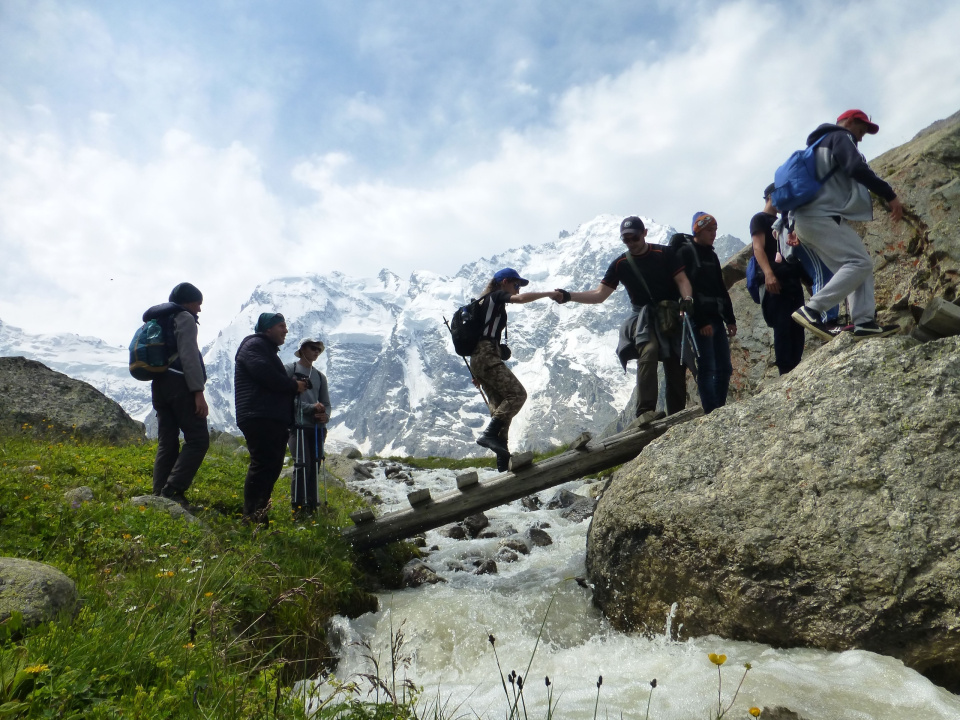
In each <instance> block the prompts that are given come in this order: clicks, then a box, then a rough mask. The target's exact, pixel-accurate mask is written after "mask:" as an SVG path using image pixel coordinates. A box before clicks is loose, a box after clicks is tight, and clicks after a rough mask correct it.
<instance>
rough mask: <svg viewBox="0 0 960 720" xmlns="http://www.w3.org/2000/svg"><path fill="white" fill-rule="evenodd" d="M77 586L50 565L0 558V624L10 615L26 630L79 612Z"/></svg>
mask: <svg viewBox="0 0 960 720" xmlns="http://www.w3.org/2000/svg"><path fill="white" fill-rule="evenodd" d="M79 603H80V595H79V593H78V592H77V586H76V583H74V582H73V580H71V579H70V578H69V577H67V576H66V575H64V574H63V573H62V572H60V571H59V570H57V569H56V568H55V567H53V566H51V565H46V564H44V563H39V562H34V561H32V560H21V559H20V558H11V557H3V558H0V622H3V621H5V620H7V619H8V618H9V617H10V615H11V613H14V612H18V613H20V614H21V615H22V616H23V628H24V629H29V628H32V627H34V626H36V625H39V624H40V623H42V622H46V621H48V620H53V619H54V618H56V617H58V616H60V615H61V614H63V613H66V614H68V615H71V616H72V615H73V614H74V613H75V612H76V611H77V609H78V608H79Z"/></svg>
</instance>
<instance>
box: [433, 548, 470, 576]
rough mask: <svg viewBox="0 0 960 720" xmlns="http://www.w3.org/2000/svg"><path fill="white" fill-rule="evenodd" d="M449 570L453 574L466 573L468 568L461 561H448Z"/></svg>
mask: <svg viewBox="0 0 960 720" xmlns="http://www.w3.org/2000/svg"><path fill="white" fill-rule="evenodd" d="M438 549H439V548H438ZM447 570H450V571H451V572H465V571H466V568H465V567H464V566H463V563H462V562H460V561H459V560H447Z"/></svg>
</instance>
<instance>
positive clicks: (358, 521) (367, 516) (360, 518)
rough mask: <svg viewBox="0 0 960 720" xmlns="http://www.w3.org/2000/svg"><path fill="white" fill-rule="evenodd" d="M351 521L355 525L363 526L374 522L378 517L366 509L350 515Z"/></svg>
mask: <svg viewBox="0 0 960 720" xmlns="http://www.w3.org/2000/svg"><path fill="white" fill-rule="evenodd" d="M350 519H351V520H353V524H354V525H362V524H363V523H368V522H373V521H374V520H376V519H377V516H376V515H374V514H373V510H370V509H369V508H364V509H363V510H357V511H356V512H352V513H350Z"/></svg>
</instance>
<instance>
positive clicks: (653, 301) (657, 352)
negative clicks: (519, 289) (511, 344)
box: [558, 216, 693, 427]
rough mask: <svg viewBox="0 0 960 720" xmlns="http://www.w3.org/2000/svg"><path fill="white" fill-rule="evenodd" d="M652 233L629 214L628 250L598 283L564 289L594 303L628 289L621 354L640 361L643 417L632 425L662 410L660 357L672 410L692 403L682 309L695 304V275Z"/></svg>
mask: <svg viewBox="0 0 960 720" xmlns="http://www.w3.org/2000/svg"><path fill="white" fill-rule="evenodd" d="M646 238H647V229H646V227H645V226H644V224H643V220H641V219H640V218H639V217H636V216H631V217H628V218H624V220H623V222H621V223H620V240H621V241H622V242H623V244H624V245H626V246H627V251H626V252H625V253H623V254H622V255H620V256H619V257H617V258H616V259H615V260H614V261H613V262H612V263H610V267H609V268H607V272H606V274H605V275H604V276H603V279H602V280H601V281H600V285H598V286H597V289H596V290H587V291H584V292H568V291H566V290H559V291H558V292H560V293H561V294H562V295H563V298H562V299H561V300H559V301H558V302H561V303H565V302H569V301H573V302H579V303H587V304H591V305H593V304H597V303H602V302H603V301H604V300H606V299H607V298H608V297H610V295H612V294H613V291H614V290H616V289H617V287H619V285H620V283H623V286H624V287H625V288H626V289H627V294H628V295H629V296H630V303H631V304H632V305H633V314H632V315H630V316H629V317H628V318H627V319H626V320H625V321H624V322H623V325H622V326H621V328H620V343H619V345H618V346H617V357H619V358H620V362H621V363H622V365H623V367H624V369H626V367H627V362H628V361H630V360H636V361H637V408H636V413H637V417H636V419H635V420H634V421H633V422H632V423H630V427H642V426H644V425H647V424H649V423H650V422H652V421H653V420H655V419H657V417H660V416H662V414H661V413H658V412H657V396H658V392H657V363H658V362H661V363H663V374H664V378H665V381H666V395H667V407H666V410H667V414H668V415H673V414H674V413H678V412H680V411H681V410H683V408H684V406H685V405H686V404H687V387H686V371H685V370H684V366H683V365H682V364H681V363H680V355H681V343H682V341H683V338H682V332H681V328H680V326H679V323H680V315H679V313H680V312H692V310H693V298H692V291H691V288H690V281H689V280H688V279H687V275H686V273H685V272H684V267H683V262H682V260H681V259H680V258H679V257H678V255H677V254H676V252H675V251H674V249H673V248H671V247H666V246H663V245H656V244H650V243H647V240H646ZM665 303H666V304H665ZM678 306H679V309H678ZM671 318H672V321H671ZM668 321H669V325H668Z"/></svg>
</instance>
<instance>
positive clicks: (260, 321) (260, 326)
mask: <svg viewBox="0 0 960 720" xmlns="http://www.w3.org/2000/svg"><path fill="white" fill-rule="evenodd" d="M282 322H286V319H285V318H284V317H283V315H281V314H280V313H260V317H259V318H257V324H256V325H255V326H254V328H253V331H254V332H258V333H259V332H266V331H267V330H269V329H270V328H272V327H273V326H274V325H278V324H280V323H282Z"/></svg>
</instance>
